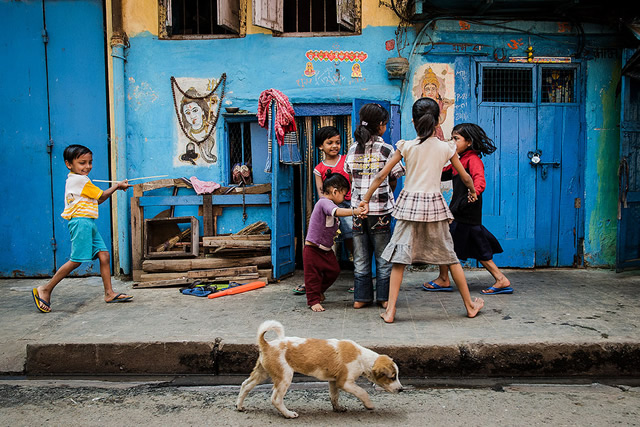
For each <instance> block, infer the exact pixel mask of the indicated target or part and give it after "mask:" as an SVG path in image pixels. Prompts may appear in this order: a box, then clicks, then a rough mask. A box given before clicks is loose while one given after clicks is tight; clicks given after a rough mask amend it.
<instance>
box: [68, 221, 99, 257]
mask: <svg viewBox="0 0 640 427" xmlns="http://www.w3.org/2000/svg"><path fill="white" fill-rule="evenodd" d="M69 234H70V235H71V261H73V262H91V261H93V260H94V259H96V258H98V252H101V251H106V250H107V246H106V245H105V244H104V240H102V236H100V233H99V232H98V227H96V220H95V219H93V218H71V219H70V220H69Z"/></svg>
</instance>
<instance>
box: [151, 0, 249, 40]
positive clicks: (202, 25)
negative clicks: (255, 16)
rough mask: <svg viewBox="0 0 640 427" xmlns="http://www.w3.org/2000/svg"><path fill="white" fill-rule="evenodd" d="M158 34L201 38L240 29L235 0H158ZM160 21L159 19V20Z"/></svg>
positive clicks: (230, 33)
mask: <svg viewBox="0 0 640 427" xmlns="http://www.w3.org/2000/svg"><path fill="white" fill-rule="evenodd" d="M160 2H161V8H160V13H161V14H163V13H164V15H165V19H164V20H162V21H164V23H165V25H164V28H161V31H160V32H161V34H160V35H161V37H164V38H204V37H206V36H223V35H237V34H238V33H239V32H240V7H239V6H240V2H239V0H160ZM162 21H161V22H162Z"/></svg>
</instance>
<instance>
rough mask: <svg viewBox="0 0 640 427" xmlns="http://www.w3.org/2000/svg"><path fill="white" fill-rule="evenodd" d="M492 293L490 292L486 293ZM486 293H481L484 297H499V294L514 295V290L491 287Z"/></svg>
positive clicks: (508, 287)
mask: <svg viewBox="0 0 640 427" xmlns="http://www.w3.org/2000/svg"><path fill="white" fill-rule="evenodd" d="M484 291H490V292H484ZM484 291H482V292H480V293H481V294H482V295H498V294H512V293H513V288H512V287H510V286H507V287H506V288H494V287H493V286H491V287H490V288H487V289H484Z"/></svg>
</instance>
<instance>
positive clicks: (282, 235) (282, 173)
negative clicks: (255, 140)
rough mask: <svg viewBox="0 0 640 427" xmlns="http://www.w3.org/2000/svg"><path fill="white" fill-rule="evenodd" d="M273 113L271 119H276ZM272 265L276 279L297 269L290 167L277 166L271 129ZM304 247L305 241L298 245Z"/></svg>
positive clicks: (277, 155)
mask: <svg viewBox="0 0 640 427" xmlns="http://www.w3.org/2000/svg"><path fill="white" fill-rule="evenodd" d="M275 116H276V115H275V114H272V120H273V119H274V118H275ZM271 138H272V141H273V144H272V153H271V161H272V163H271V171H272V177H271V179H272V181H271V206H272V208H271V226H272V231H271V264H272V267H273V277H274V278H275V279H279V278H281V277H283V276H286V275H288V274H291V273H293V272H294V271H295V268H296V263H295V261H296V254H295V210H294V202H293V198H294V197H296V196H295V195H294V194H293V193H294V190H293V166H291V165H285V164H282V163H280V157H279V156H280V152H279V150H278V143H277V142H276V138H275V131H274V126H271ZM301 243H302V244H304V242H301Z"/></svg>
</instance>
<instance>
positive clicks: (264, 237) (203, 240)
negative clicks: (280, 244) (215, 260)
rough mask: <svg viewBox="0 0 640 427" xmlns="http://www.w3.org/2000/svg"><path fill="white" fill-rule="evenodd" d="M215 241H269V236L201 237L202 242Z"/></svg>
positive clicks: (225, 235)
mask: <svg viewBox="0 0 640 427" xmlns="http://www.w3.org/2000/svg"><path fill="white" fill-rule="evenodd" d="M207 240H209V241H216V240H271V235H270V234H221V235H219V236H211V237H203V238H202V242H203V243H204V242H205V241H207Z"/></svg>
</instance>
